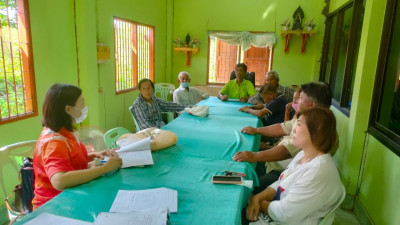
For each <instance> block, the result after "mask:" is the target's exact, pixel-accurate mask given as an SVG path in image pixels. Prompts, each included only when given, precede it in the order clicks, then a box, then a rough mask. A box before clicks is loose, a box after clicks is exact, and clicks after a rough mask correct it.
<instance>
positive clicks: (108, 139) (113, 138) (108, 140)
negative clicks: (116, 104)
mask: <svg viewBox="0 0 400 225" xmlns="http://www.w3.org/2000/svg"><path fill="white" fill-rule="evenodd" d="M129 133H131V132H130V131H129V130H128V129H126V128H124V127H116V128H113V129H111V130H109V131H107V132H106V133H105V134H104V143H105V144H106V146H107V148H118V147H119V146H118V145H117V140H118V138H119V137H121V136H122V135H123V134H129Z"/></svg>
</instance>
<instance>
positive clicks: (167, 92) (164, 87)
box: [154, 83, 175, 101]
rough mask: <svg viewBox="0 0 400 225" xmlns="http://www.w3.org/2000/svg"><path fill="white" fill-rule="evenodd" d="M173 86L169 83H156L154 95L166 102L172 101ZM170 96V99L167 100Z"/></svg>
mask: <svg viewBox="0 0 400 225" xmlns="http://www.w3.org/2000/svg"><path fill="white" fill-rule="evenodd" d="M174 90H175V85H173V84H169V83H156V84H154V95H155V96H157V97H159V98H162V99H164V100H166V101H171V100H172V94H173V93H174ZM169 96H171V98H169Z"/></svg>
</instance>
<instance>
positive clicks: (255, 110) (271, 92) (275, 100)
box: [239, 84, 287, 126]
mask: <svg viewBox="0 0 400 225" xmlns="http://www.w3.org/2000/svg"><path fill="white" fill-rule="evenodd" d="M261 90H262V93H260V94H261V95H262V97H263V99H264V101H265V102H266V103H265V105H254V106H243V107H242V108H240V109H239V111H243V112H247V113H250V114H252V115H255V116H258V117H260V118H262V122H263V124H264V126H269V125H272V124H275V123H282V122H283V120H284V118H285V107H286V104H287V100H286V98H285V96H284V95H281V94H279V93H278V92H277V90H276V86H273V85H271V84H265V85H263V87H262V88H261Z"/></svg>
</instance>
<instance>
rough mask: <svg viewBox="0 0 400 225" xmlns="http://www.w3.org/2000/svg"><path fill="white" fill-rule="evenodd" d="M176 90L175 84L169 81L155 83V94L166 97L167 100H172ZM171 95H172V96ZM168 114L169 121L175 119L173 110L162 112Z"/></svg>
mask: <svg viewBox="0 0 400 225" xmlns="http://www.w3.org/2000/svg"><path fill="white" fill-rule="evenodd" d="M174 90H175V85H173V84H169V83H156V84H154V95H155V96H157V97H159V98H162V99H164V100H165V101H172V95H173V93H174ZM170 96H171V97H170ZM162 114H164V115H166V117H167V121H168V123H169V122H171V121H172V120H173V119H174V113H173V112H162Z"/></svg>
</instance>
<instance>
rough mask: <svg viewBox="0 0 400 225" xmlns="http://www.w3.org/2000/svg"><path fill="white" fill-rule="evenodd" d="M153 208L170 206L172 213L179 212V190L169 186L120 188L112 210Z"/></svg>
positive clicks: (129, 210) (124, 210)
mask: <svg viewBox="0 0 400 225" xmlns="http://www.w3.org/2000/svg"><path fill="white" fill-rule="evenodd" d="M151 208H168V210H169V212H171V213H176V212H178V192H177V191H175V190H172V189H168V188H154V189H148V190H138V191H127V190H119V191H118V193H117V196H116V197H115V199H114V202H113V204H112V206H111V209H110V212H131V211H137V210H143V209H151Z"/></svg>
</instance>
